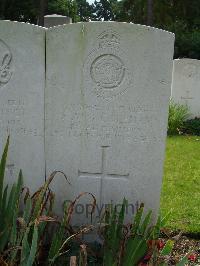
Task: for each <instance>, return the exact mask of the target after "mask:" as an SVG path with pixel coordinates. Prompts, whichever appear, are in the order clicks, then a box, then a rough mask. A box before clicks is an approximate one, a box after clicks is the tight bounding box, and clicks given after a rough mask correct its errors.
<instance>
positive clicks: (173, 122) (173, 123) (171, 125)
mask: <svg viewBox="0 0 200 266" xmlns="http://www.w3.org/2000/svg"><path fill="white" fill-rule="evenodd" d="M188 117H189V108H188V107H187V105H182V104H178V103H174V102H173V101H172V100H171V101H170V105H169V117H168V134H169V135H176V134H179V132H180V129H181V127H182V126H183V123H184V121H186V120H187V118H188Z"/></svg>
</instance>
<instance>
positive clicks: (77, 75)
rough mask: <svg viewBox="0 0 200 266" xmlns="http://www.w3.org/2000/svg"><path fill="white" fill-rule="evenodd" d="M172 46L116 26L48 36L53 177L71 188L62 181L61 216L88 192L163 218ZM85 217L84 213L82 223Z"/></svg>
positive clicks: (161, 36) (156, 35)
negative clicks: (66, 205)
mask: <svg viewBox="0 0 200 266" xmlns="http://www.w3.org/2000/svg"><path fill="white" fill-rule="evenodd" d="M173 40H174V36H173V34H171V33H168V32H165V31H162V30H158V29H154V28H150V27H146V26H140V25H134V24H126V23H113V22H107V23H106V22H104V23H102V22H101V23H99V22H96V23H78V24H72V25H67V26H61V27H57V28H53V29H50V30H49V31H48V32H47V87H46V156H47V172H48V173H50V172H51V171H53V170H55V169H57V170H62V171H63V172H65V173H66V175H67V176H68V177H69V179H70V182H71V186H69V185H68V184H67V183H66V182H65V181H64V179H63V178H62V177H61V176H58V177H57V178H56V179H55V181H54V184H53V188H54V191H55V192H56V193H57V196H58V201H57V206H58V208H57V210H58V209H59V204H60V205H61V202H62V201H63V199H66V200H67V199H73V198H74V197H75V196H76V195H78V194H79V193H81V192H85V191H87V192H91V193H93V194H94V195H95V197H96V199H97V202H98V207H99V208H101V207H104V206H105V205H103V204H109V203H112V202H113V203H119V202H121V201H122V199H123V197H126V198H127V199H128V200H129V203H130V204H133V206H134V207H136V206H137V202H144V203H145V205H146V208H147V209H153V210H154V213H157V211H158V208H159V197H160V188H161V181H162V167H163V157H164V147H165V137H166V127H167V114H168V100H169V97H170V85H171V71H172V55H173ZM82 202H84V203H85V204H86V201H82ZM87 202H89V200H88V201H87ZM85 211H86V206H81V205H79V206H78V207H77V209H76V212H77V213H79V214H80V215H78V217H79V218H77V217H76V221H75V222H79V221H81V220H83V219H85V218H83V217H84V215H85ZM82 212H84V214H82V215H81V213H82ZM129 212H131V211H129ZM85 221H86V222H87V219H85ZM88 221H89V220H88Z"/></svg>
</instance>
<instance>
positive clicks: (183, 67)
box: [172, 58, 200, 117]
mask: <svg viewBox="0 0 200 266" xmlns="http://www.w3.org/2000/svg"><path fill="white" fill-rule="evenodd" d="M172 99H173V100H174V101H175V102H176V103H180V104H186V105H188V107H189V109H190V113H191V117H195V116H197V117H200V104H199V103H200V60H196V59H189V58H184V59H176V60H174V66H173V78H172Z"/></svg>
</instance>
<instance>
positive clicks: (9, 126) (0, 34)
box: [0, 21, 45, 191]
mask: <svg viewBox="0 0 200 266" xmlns="http://www.w3.org/2000/svg"><path fill="white" fill-rule="evenodd" d="M44 86H45V30H44V29H42V28H40V27H37V26H33V25H30V24H25V23H17V22H10V21H0V151H3V147H4V144H5V142H6V138H7V136H8V135H10V148H9V160H8V164H7V169H6V173H7V178H8V180H9V182H12V181H13V180H15V181H16V178H17V175H18V173H19V170H20V168H21V169H23V174H24V181H25V185H26V186H29V187H30V189H31V190H32V191H34V190H35V189H38V188H39V186H40V185H41V184H42V183H43V181H44V176H45V169H44V168H45V160H44Z"/></svg>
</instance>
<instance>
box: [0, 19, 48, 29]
mask: <svg viewBox="0 0 200 266" xmlns="http://www.w3.org/2000/svg"><path fill="white" fill-rule="evenodd" d="M9 26H10V27H13V28H14V27H15V28H20V29H22V28H24V29H25V28H27V29H28V28H32V29H34V30H37V31H42V30H45V29H44V27H42V26H38V25H35V24H31V23H28V22H19V21H11V20H0V27H2V28H4V27H9Z"/></svg>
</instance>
